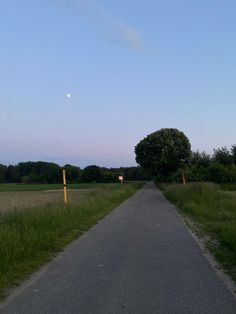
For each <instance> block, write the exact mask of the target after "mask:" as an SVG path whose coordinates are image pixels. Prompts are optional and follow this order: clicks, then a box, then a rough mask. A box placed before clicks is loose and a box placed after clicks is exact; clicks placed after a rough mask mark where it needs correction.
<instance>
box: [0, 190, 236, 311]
mask: <svg viewBox="0 0 236 314" xmlns="http://www.w3.org/2000/svg"><path fill="white" fill-rule="evenodd" d="M0 312H1V313H11V314H13V313H22V314H23V313H24V314H27V313H34V314H37V313H40V314H42V313H59V314H60V313H66V314H69V313H78V314H80V313H82V314H94V313H96V314H113V313H114V314H116V313H130V314H152V313H153V314H159V313H160V314H162V313H163V314H168V313H173V314H185V313H186V314H192V313H196V314H204V313H206V314H211V313H214V314H221V313H222V314H233V313H234V314H235V313H236V301H235V298H234V297H233V295H232V294H231V292H230V291H229V290H228V289H227V288H226V286H225V285H224V283H223V282H222V281H221V279H220V278H219V277H218V275H217V272H216V271H215V270H214V269H213V268H212V266H211V265H210V263H209V262H208V260H207V259H206V258H205V256H204V254H203V253H202V251H201V249H200V247H199V246H198V244H197V243H196V242H195V240H194V239H193V237H192V236H191V235H190V233H189V231H188V230H187V228H186V226H185V225H184V224H183V222H182V220H181V219H180V218H179V217H178V215H177V214H176V213H175V210H174V208H173V206H172V205H170V204H169V202H168V201H167V200H166V199H165V198H164V197H163V196H162V194H161V193H160V192H159V191H158V190H157V189H156V188H155V186H154V185H153V184H147V185H146V186H145V187H144V188H143V189H141V190H140V191H138V193H136V194H135V195H134V196H133V197H131V198H130V199H129V200H127V201H126V202H124V203H123V204H122V205H121V206H119V207H118V208H116V209H115V210H114V211H113V212H112V213H111V214H109V215H108V216H107V217H106V218H104V219H103V220H102V221H100V222H99V223H98V224H97V225H96V226H94V227H93V228H92V229H91V230H90V231H89V232H87V233H85V234H84V235H83V236H82V237H80V238H79V239H78V240H76V241H74V242H73V243H72V244H71V245H69V246H68V247H67V248H66V249H65V250H64V251H63V252H62V253H61V254H59V256H58V257H57V258H56V259H55V260H53V261H52V262H51V263H49V264H48V265H46V266H45V267H44V268H43V269H42V270H41V271H39V272H38V273H37V274H35V275H34V276H33V278H31V279H30V280H29V281H27V282H25V283H24V284H23V285H22V286H21V287H20V288H18V289H17V290H16V291H15V292H14V293H13V295H12V296H11V297H10V298H9V299H8V300H6V301H5V302H4V303H3V304H2V305H1V306H0Z"/></svg>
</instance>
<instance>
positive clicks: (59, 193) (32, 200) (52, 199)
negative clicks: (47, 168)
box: [0, 188, 94, 212]
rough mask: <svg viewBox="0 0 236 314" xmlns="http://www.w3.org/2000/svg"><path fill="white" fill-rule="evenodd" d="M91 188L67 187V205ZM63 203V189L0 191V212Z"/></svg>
mask: <svg viewBox="0 0 236 314" xmlns="http://www.w3.org/2000/svg"><path fill="white" fill-rule="evenodd" d="M93 190H94V188H93V189H81V190H78V189H69V190H68V193H67V194H68V203H69V205H76V204H77V203H78V202H80V201H81V200H82V199H83V198H84V197H86V196H88V194H89V193H91V192H92V191H93ZM63 204H64V196H63V190H46V191H31V192H30V191H22V192H20V191H16V192H13V191H12V192H0V212H6V211H12V210H21V209H26V208H29V209H40V208H42V207H45V206H51V205H57V206H63Z"/></svg>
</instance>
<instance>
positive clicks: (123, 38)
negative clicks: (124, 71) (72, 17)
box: [57, 0, 143, 51]
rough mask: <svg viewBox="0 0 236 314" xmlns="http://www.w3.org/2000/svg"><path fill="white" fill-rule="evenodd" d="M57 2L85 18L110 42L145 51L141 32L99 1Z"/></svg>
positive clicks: (71, 0)
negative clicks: (118, 17) (117, 16)
mask: <svg viewBox="0 0 236 314" xmlns="http://www.w3.org/2000/svg"><path fill="white" fill-rule="evenodd" d="M57 2H60V3H61V4H63V6H64V8H67V9H69V10H71V11H73V12H77V13H78V14H79V15H80V16H81V17H83V18H85V19H86V20H87V22H89V24H91V25H93V27H94V28H95V30H96V31H97V32H99V33H100V34H101V35H102V36H103V37H104V38H106V40H108V41H109V42H111V43H113V44H116V45H122V46H125V47H128V48H131V49H134V50H138V51H141V50H142V49H143V41H142V38H141V36H140V34H139V32H138V31H137V30H136V29H134V28H132V27H130V26H129V25H126V24H124V23H122V22H121V21H119V19H117V18H116V17H115V16H113V14H112V13H111V12H109V11H108V10H106V9H105V8H104V7H103V6H102V4H101V2H99V0H58V1H57Z"/></svg>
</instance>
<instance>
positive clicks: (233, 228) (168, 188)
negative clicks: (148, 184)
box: [160, 183, 236, 281]
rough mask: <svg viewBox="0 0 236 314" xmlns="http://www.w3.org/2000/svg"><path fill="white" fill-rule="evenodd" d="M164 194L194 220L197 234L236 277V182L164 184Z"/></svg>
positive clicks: (226, 269) (234, 278) (232, 275)
mask: <svg viewBox="0 0 236 314" xmlns="http://www.w3.org/2000/svg"><path fill="white" fill-rule="evenodd" d="M160 188H161V189H162V190H163V192H164V195H165V196H166V197H167V198H168V199H169V200H170V201H171V202H172V203H174V204H175V205H176V206H177V208H178V209H179V210H180V212H181V213H182V214H183V215H184V216H185V217H187V218H190V220H191V222H193V225H192V227H193V228H194V230H195V231H197V233H198V235H200V236H202V237H205V236H206V235H207V236H208V237H207V239H208V240H207V246H208V248H209V249H210V251H211V252H212V253H213V254H214V255H215V257H216V259H217V260H218V261H219V262H220V263H221V265H222V266H223V268H224V270H225V271H226V272H227V273H228V274H230V276H231V277H232V279H233V280H234V281H236V186H235V185H234V186H233V185H223V186H218V185H216V184H210V183H192V184H187V185H173V184H171V185H168V184H167V185H161V186H160Z"/></svg>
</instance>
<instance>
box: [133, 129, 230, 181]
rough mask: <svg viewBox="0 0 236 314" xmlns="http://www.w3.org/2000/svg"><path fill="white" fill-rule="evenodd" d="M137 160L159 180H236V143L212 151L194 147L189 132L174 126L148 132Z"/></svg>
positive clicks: (142, 141) (136, 151) (137, 152)
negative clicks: (187, 134)
mask: <svg viewBox="0 0 236 314" xmlns="http://www.w3.org/2000/svg"><path fill="white" fill-rule="evenodd" d="M135 153H136V161H137V163H138V164H139V165H140V166H142V167H143V168H144V169H146V170H148V171H149V173H150V174H151V175H152V177H153V178H155V179H156V180H157V181H159V182H160V181H161V182H180V181H181V179H182V178H183V176H184V178H186V179H187V180H188V181H192V182H200V181H208V182H216V183H236V145H232V146H231V148H230V149H227V148H226V147H222V148H218V149H214V152H213V154H207V153H206V152H199V151H196V152H193V151H191V144H190V142H189V139H188V138H187V137H186V135H185V134H184V133H183V132H181V131H179V130H177V129H173V128H163V129H161V130H158V131H156V132H154V133H151V134H149V135H148V136H146V137H145V138H144V139H142V140H141V141H140V142H139V143H138V144H137V145H136V147H135Z"/></svg>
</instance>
